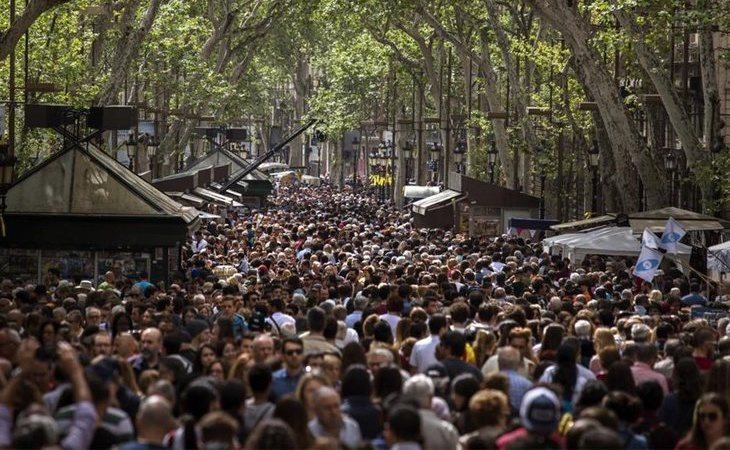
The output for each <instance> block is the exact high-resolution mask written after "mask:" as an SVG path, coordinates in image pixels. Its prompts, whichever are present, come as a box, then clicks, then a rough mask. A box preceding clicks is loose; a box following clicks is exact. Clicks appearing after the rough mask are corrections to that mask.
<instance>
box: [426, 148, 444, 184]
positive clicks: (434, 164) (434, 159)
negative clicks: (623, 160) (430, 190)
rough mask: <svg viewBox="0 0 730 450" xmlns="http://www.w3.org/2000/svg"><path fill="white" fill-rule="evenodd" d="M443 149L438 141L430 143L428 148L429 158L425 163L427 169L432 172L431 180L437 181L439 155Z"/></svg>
mask: <svg viewBox="0 0 730 450" xmlns="http://www.w3.org/2000/svg"><path fill="white" fill-rule="evenodd" d="M443 149H444V146H443V145H441V143H440V142H432V143H431V148H430V149H429V150H430V152H431V159H430V160H429V161H428V163H427V165H428V170H430V171H431V172H433V174H432V179H433V181H438V170H439V157H440V155H441V152H442V151H443Z"/></svg>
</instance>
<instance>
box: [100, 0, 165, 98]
mask: <svg viewBox="0 0 730 450" xmlns="http://www.w3.org/2000/svg"><path fill="white" fill-rule="evenodd" d="M163 1H164V0H151V1H150V5H149V7H148V8H147V11H146V12H145V14H144V16H143V17H142V20H141V21H140V22H139V26H137V28H136V29H134V30H132V29H131V21H132V20H134V11H127V10H126V8H125V14H124V15H123V17H124V16H127V14H129V18H130V22H129V25H127V24H126V23H124V22H122V25H121V26H122V27H123V28H127V26H129V27H130V29H129V30H123V37H122V38H121V39H119V42H118V43H117V48H116V50H115V52H114V57H113V58H112V67H111V70H110V73H109V81H107V82H106V84H105V85H104V87H103V88H102V89H101V93H100V94H99V99H98V100H97V102H96V104H97V105H98V106H102V105H107V104H113V103H117V100H118V98H117V96H118V94H119V91H120V90H121V89H122V84H123V83H124V78H125V77H126V76H127V73H128V70H129V67H133V66H134V65H135V64H134V61H135V60H136V59H137V56H138V55H139V48H140V46H141V45H142V43H143V42H144V40H145V38H146V37H147V34H148V33H149V31H150V29H151V28H152V25H153V24H154V22H155V18H156V17H157V13H158V12H159V10H160V6H161V5H162V2H163ZM134 4H135V2H132V3H131V4H130V5H128V6H127V8H132V7H133V6H134Z"/></svg>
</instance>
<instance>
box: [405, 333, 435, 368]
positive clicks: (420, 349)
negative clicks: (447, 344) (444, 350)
mask: <svg viewBox="0 0 730 450" xmlns="http://www.w3.org/2000/svg"><path fill="white" fill-rule="evenodd" d="M439 342H441V339H440V338H439V337H438V336H434V335H431V336H428V337H426V338H423V339H421V340H420V341H418V342H416V343H415V345H413V350H412V351H411V358H410V360H409V361H408V362H409V364H410V365H411V367H415V368H416V370H417V371H418V373H424V372H426V369H428V368H429V367H431V366H432V365H434V364H436V363H438V360H437V359H436V347H438V345H439Z"/></svg>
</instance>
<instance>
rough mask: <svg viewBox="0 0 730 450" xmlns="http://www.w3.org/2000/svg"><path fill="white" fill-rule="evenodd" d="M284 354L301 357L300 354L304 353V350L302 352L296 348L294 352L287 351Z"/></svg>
mask: <svg viewBox="0 0 730 450" xmlns="http://www.w3.org/2000/svg"><path fill="white" fill-rule="evenodd" d="M284 353H285V354H286V356H294V355H301V354H302V353H304V350H302V349H301V348H298V349H296V350H287V351H286V352H284Z"/></svg>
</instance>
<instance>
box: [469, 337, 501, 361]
mask: <svg viewBox="0 0 730 450" xmlns="http://www.w3.org/2000/svg"><path fill="white" fill-rule="evenodd" d="M496 346H497V335H495V334H494V332H493V331H491V330H484V329H480V330H477V336H476V339H475V340H474V357H475V358H476V366H477V367H482V366H483V365H484V363H485V362H487V360H488V359H489V357H490V356H492V355H493V354H494V349H495V348H496Z"/></svg>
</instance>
